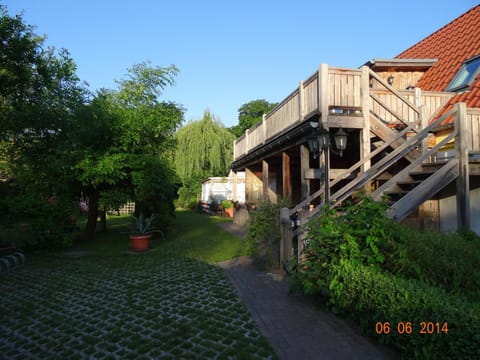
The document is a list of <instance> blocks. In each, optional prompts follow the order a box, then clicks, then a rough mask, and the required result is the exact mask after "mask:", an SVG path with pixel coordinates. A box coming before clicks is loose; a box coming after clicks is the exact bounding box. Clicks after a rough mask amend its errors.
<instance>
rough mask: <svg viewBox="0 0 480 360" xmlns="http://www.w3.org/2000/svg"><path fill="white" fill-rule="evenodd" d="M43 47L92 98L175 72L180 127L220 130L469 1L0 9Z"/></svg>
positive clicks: (214, 0)
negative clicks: (145, 70) (204, 124)
mask: <svg viewBox="0 0 480 360" xmlns="http://www.w3.org/2000/svg"><path fill="white" fill-rule="evenodd" d="M0 4H3V5H7V8H8V10H9V13H10V14H14V13H17V12H19V11H21V10H24V19H25V21H26V22H27V23H29V24H31V25H35V26H36V32H37V33H38V34H45V35H47V37H48V39H47V44H48V45H51V46H55V47H56V48H66V49H67V50H69V52H70V54H71V56H72V57H73V59H74V60H75V62H76V63H77V65H78V75H79V77H80V78H81V79H82V80H83V81H86V82H87V83H88V84H89V88H90V89H91V90H93V91H95V90H96V89H99V88H102V87H104V88H115V87H116V84H115V80H118V79H122V78H123V77H124V75H125V73H126V69H127V68H129V67H131V66H132V65H133V64H136V63H139V62H142V61H147V60H149V61H151V62H152V64H154V65H158V66H169V65H170V64H175V65H176V66H177V67H178V68H179V69H180V74H179V76H178V77H177V82H176V85H175V86H174V87H172V88H168V89H166V90H165V92H164V99H166V100H171V101H175V102H176V103H178V104H181V105H183V106H184V107H185V108H186V110H187V112H186V114H185V119H186V120H187V121H189V120H196V119H200V118H201V117H202V115H203V112H204V111H205V110H206V109H208V110H210V111H211V112H212V113H213V114H214V115H215V116H216V117H217V118H219V119H220V120H221V121H222V122H223V123H224V124H225V125H226V126H231V125H235V124H236V123H237V122H238V108H239V107H240V106H241V105H243V104H245V103H247V102H249V101H251V100H255V99H266V100H267V101H270V102H278V101H281V100H282V99H283V98H285V97H286V96H287V95H288V94H289V93H290V92H291V91H293V90H294V89H295V88H296V87H297V86H298V83H299V82H300V80H303V79H306V78H307V77H308V76H310V75H311V74H313V73H314V72H315V71H316V70H317V68H318V66H319V65H320V64H321V63H327V64H329V65H332V66H340V67H353V68H357V67H359V66H361V65H362V64H364V63H365V62H366V61H368V60H371V59H373V58H389V57H394V56H396V55H397V54H399V53H400V52H402V51H403V50H405V49H406V48H408V47H410V46H412V45H414V44H415V43H417V42H418V41H420V40H421V39H423V38H424V37H426V36H428V35H429V34H430V33H432V32H434V31H436V30H438V29H439V28H440V27H442V26H443V25H445V24H447V23H448V22H450V21H451V20H453V19H454V18H456V17H458V16H459V15H461V14H462V13H464V12H466V11H467V10H469V9H470V8H472V7H473V6H475V5H477V4H478V2H477V1H474V0H434V1H430V0H416V1H413V0H403V1H396V2H392V1H386V0H371V1H368V2H361V1H328V2H326V1H319V0H317V1H315V0H296V1H291V0H290V1H285V0H275V1H273V0H241V1H240V0H237V1H228V0H223V1H218V0H203V1H194V0H169V1H165V0H157V1H155V0H135V1H133V0H131V1H123V0H116V1H111V0H96V1H92V0H82V1H78V0H75V1H73V0H43V1H40V0H0Z"/></svg>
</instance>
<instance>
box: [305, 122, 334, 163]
mask: <svg viewBox="0 0 480 360" xmlns="http://www.w3.org/2000/svg"><path fill="white" fill-rule="evenodd" d="M317 125H318V124H317ZM329 145H330V137H329V133H328V130H326V129H324V128H318V127H315V128H314V129H313V135H312V136H311V137H310V138H309V139H308V149H309V150H310V153H311V154H312V155H313V158H314V159H316V158H318V157H319V156H320V154H321V153H322V151H324V150H326V149H327V148H328V146H329Z"/></svg>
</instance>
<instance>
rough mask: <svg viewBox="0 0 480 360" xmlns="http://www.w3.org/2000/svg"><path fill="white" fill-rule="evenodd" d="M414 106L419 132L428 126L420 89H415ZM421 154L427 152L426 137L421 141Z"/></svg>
mask: <svg viewBox="0 0 480 360" xmlns="http://www.w3.org/2000/svg"><path fill="white" fill-rule="evenodd" d="M415 106H416V107H417V109H418V111H419V113H418V117H419V121H418V123H419V124H420V129H419V130H420V131H421V130H423V129H425V128H426V127H427V126H428V118H427V117H426V116H425V106H423V104H422V90H421V89H420V88H415ZM420 151H421V154H422V155H423V154H425V153H426V152H428V136H425V137H424V138H423V140H422V145H421V149H420Z"/></svg>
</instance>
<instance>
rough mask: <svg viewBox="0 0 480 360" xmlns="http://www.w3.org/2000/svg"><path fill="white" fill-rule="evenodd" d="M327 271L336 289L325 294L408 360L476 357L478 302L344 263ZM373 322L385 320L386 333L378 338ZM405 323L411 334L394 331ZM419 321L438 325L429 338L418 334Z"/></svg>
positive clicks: (478, 350)
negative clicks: (337, 282) (331, 275)
mask: <svg viewBox="0 0 480 360" xmlns="http://www.w3.org/2000/svg"><path fill="white" fill-rule="evenodd" d="M332 272H333V273H334V276H333V277H335V278H336V279H337V280H338V281H339V283H341V284H342V286H337V287H336V288H335V291H332V292H331V293H330V296H331V298H330V300H331V302H332V303H334V304H335V306H336V307H337V309H340V310H342V311H343V312H345V313H348V314H349V315H350V316H353V317H354V318H356V319H357V320H358V322H359V324H360V326H361V328H362V330H363V331H364V332H365V333H367V334H370V335H372V336H374V337H376V338H377V339H378V340H379V341H380V342H382V343H386V344H391V345H393V346H394V347H396V348H398V349H399V350H400V351H401V352H402V353H403V354H404V355H406V356H407V357H408V358H411V357H415V358H419V359H428V358H431V359H439V358H445V359H478V358H480V347H479V346H478V344H479V343H480V303H471V302H468V301H466V300H465V299H464V298H462V297H459V296H456V295H449V294H447V293H446V292H445V291H444V290H442V289H439V288H437V287H434V286H429V285H426V284H425V283H423V282H421V281H418V280H407V279H404V278H401V277H398V276H394V275H391V274H387V273H384V272H381V271H380V270H378V269H376V268H375V267H372V266H364V265H358V264H356V263H353V262H349V261H344V262H342V263H341V264H338V265H337V266H335V267H334V269H333V271H332ZM377 322H382V323H385V322H389V323H390V328H391V331H390V333H389V334H388V335H387V334H378V333H377V332H376V327H375V325H376V324H377ZM407 322H409V323H411V325H412V333H411V334H407V333H399V331H400V332H402V330H403V329H402V327H400V328H398V326H399V324H400V323H403V324H406V323H407ZM422 322H433V323H436V322H438V323H439V327H438V328H434V331H433V333H432V334H429V333H427V334H422V333H420V331H421V323H422ZM445 323H446V324H447V328H448V333H445V332H444V331H442V328H443V330H447V328H445V327H444V324H445Z"/></svg>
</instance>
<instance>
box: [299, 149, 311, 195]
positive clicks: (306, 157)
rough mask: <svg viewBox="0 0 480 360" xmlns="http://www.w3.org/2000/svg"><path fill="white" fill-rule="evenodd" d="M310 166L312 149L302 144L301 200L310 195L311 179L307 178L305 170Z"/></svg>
mask: <svg viewBox="0 0 480 360" xmlns="http://www.w3.org/2000/svg"><path fill="white" fill-rule="evenodd" d="M309 168H310V151H309V150H308V147H306V146H305V145H300V176H301V178H300V184H301V190H302V193H301V200H302V201H303V200H305V199H306V198H307V197H308V195H310V180H308V179H307V178H305V172H306V171H308V170H309Z"/></svg>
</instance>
